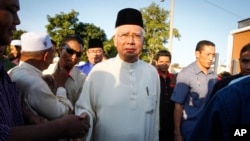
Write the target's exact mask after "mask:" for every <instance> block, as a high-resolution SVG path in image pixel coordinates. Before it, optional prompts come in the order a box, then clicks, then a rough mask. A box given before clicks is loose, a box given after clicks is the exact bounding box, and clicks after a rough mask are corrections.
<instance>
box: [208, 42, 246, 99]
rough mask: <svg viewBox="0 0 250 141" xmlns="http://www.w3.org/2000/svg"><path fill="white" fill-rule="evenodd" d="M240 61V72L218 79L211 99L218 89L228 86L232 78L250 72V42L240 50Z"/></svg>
mask: <svg viewBox="0 0 250 141" xmlns="http://www.w3.org/2000/svg"><path fill="white" fill-rule="evenodd" d="M239 62H240V73H239V74H236V75H233V76H230V77H227V78H224V79H222V80H220V81H218V82H217V83H216V84H215V85H214V88H213V91H212V92H211V96H210V99H211V98H212V97H213V96H214V95H215V93H216V92H217V91H219V90H220V89H222V88H224V87H225V86H227V85H228V84H229V83H230V82H231V81H232V80H234V79H237V78H239V77H242V76H246V75H249V74H250V43H248V44H246V45H244V46H243V47H242V49H241V50H240V58H239Z"/></svg>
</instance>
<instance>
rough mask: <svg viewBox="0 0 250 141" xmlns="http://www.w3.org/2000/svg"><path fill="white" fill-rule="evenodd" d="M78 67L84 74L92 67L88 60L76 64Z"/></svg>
mask: <svg viewBox="0 0 250 141" xmlns="http://www.w3.org/2000/svg"><path fill="white" fill-rule="evenodd" d="M77 67H78V69H80V70H81V71H82V72H83V73H85V74H86V75H88V74H89V72H90V71H91V69H92V68H93V67H94V65H93V64H91V63H90V62H87V63H85V64H83V65H81V66H77Z"/></svg>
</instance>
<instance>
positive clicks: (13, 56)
mask: <svg viewBox="0 0 250 141" xmlns="http://www.w3.org/2000/svg"><path fill="white" fill-rule="evenodd" d="M21 49H22V47H21V41H20V40H12V41H11V42H10V55H9V56H8V58H9V60H10V61H11V62H13V63H14V64H16V65H18V64H19V61H20V58H21Z"/></svg>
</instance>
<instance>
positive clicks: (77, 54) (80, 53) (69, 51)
mask: <svg viewBox="0 0 250 141" xmlns="http://www.w3.org/2000/svg"><path fill="white" fill-rule="evenodd" d="M62 48H63V49H66V51H67V53H68V54H70V55H73V54H76V56H77V57H81V56H82V52H78V51H75V50H73V49H72V48H70V47H69V45H67V44H66V45H64V46H62Z"/></svg>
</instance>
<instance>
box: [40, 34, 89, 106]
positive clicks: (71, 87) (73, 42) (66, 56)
mask: <svg viewBox="0 0 250 141" xmlns="http://www.w3.org/2000/svg"><path fill="white" fill-rule="evenodd" d="M82 51H83V41H82V39H81V37H80V36H78V35H76V34H73V35H68V36H66V37H65V38H64V39H63V41H62V43H61V46H60V48H59V54H60V58H59V61H58V63H57V64H56V65H55V68H54V71H53V72H52V73H51V74H53V75H54V76H55V75H57V74H58V72H60V71H62V70H63V71H65V72H66V74H67V76H65V77H66V81H65V84H64V86H65V89H66V92H67V98H68V99H69V100H70V101H71V103H72V105H73V106H74V105H75V102H76V100H77V99H78V97H79V95H80V93H81V91H82V87H83V83H84V81H85V78H86V75H85V74H84V73H83V72H81V71H80V70H79V69H78V68H77V67H76V66H75V65H76V64H77V63H78V62H79V61H80V58H81V56H82ZM44 74H45V73H44ZM57 81H58V80H55V83H58V82H57Z"/></svg>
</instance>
